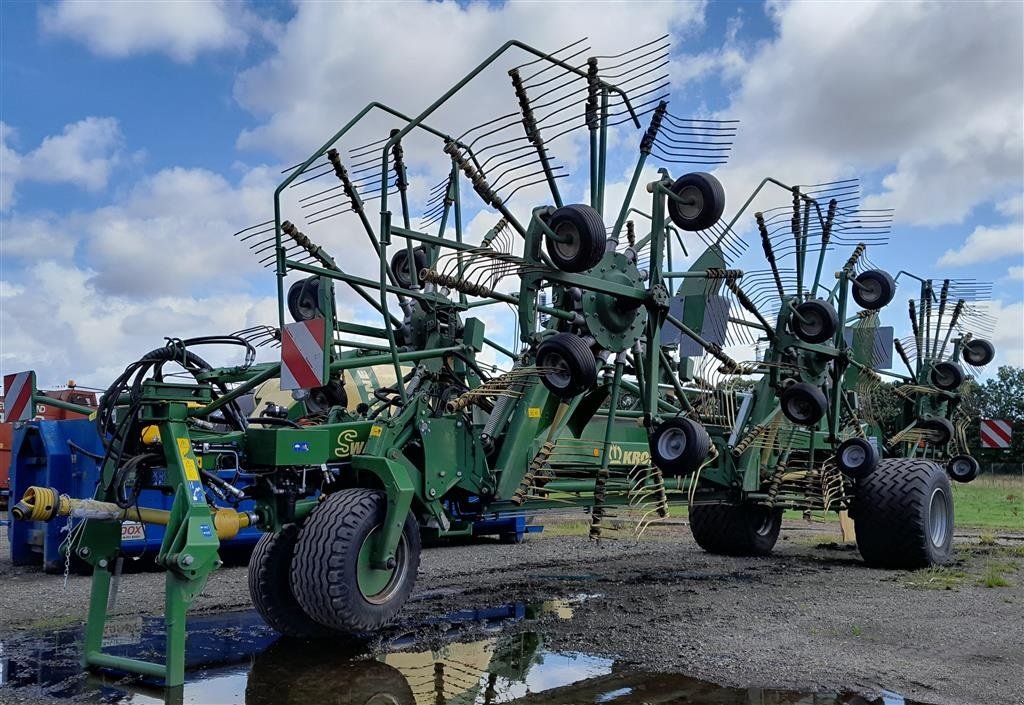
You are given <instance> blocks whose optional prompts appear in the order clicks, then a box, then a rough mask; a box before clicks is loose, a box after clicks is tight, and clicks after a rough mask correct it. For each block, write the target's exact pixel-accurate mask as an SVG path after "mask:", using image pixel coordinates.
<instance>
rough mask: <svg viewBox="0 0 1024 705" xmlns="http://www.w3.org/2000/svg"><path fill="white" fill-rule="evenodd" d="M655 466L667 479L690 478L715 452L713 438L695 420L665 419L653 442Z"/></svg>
mask: <svg viewBox="0 0 1024 705" xmlns="http://www.w3.org/2000/svg"><path fill="white" fill-rule="evenodd" d="M650 447H651V462H653V463H654V464H655V465H656V466H657V467H658V469H659V470H661V471H662V473H663V474H664V475H665V476H666V477H678V476H681V475H688V474H689V473H691V472H694V471H695V470H696V469H697V468H699V467H700V464H701V463H703V462H704V460H705V459H706V458H707V457H708V453H709V452H710V451H711V436H709V435H708V432H707V429H705V428H704V427H703V426H701V425H700V424H699V423H697V422H696V421H694V420H693V419H688V418H685V417H683V416H674V417H672V418H670V419H665V420H664V421H662V422H661V423H660V424H658V426H657V428H655V429H654V432H653V433H652V434H651V439H650Z"/></svg>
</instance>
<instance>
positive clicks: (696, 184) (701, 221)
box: [668, 171, 725, 232]
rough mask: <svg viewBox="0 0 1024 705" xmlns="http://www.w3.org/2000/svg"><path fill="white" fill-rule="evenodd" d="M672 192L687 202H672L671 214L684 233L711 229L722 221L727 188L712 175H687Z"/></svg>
mask: <svg viewBox="0 0 1024 705" xmlns="http://www.w3.org/2000/svg"><path fill="white" fill-rule="evenodd" d="M669 190H670V191H671V192H672V193H674V194H675V195H676V196H679V197H681V198H685V199H686V200H687V202H686V203H682V202H680V201H677V200H675V199H673V198H670V199H668V215H669V217H670V218H671V219H672V222H673V223H675V224H676V226H677V227H678V228H679V229H680V230H686V231H688V232H695V231H697V230H707V229H708V228H710V227H711V226H712V225H714V224H715V223H717V222H718V221H719V220H721V218H722V213H723V212H724V211H725V189H724V188H722V182H721V181H719V180H718V179H716V178H715V177H714V176H712V175H711V174H708V173H705V172H703V171H695V172H693V173H691V174H683V175H682V176H680V177H679V178H678V179H676V180H675V182H674V183H673V184H672V186H670V187H669Z"/></svg>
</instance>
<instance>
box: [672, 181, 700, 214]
mask: <svg viewBox="0 0 1024 705" xmlns="http://www.w3.org/2000/svg"><path fill="white" fill-rule="evenodd" d="M678 195H679V198H680V199H682V200H680V201H675V206H676V212H678V213H679V215H681V216H682V217H683V218H685V219H686V220H694V219H696V218H697V216H699V215H700V214H701V211H703V210H704V194H702V193H701V192H700V189H699V188H697V187H696V186H684V187H683V188H682V189H681V190H680V191H679V194H678Z"/></svg>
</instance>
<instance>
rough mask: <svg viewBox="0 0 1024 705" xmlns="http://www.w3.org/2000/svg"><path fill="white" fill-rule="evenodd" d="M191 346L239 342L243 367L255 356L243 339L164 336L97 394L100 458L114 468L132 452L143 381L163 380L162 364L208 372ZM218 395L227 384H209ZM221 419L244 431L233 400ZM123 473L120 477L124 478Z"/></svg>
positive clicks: (126, 500) (124, 502)
mask: <svg viewBox="0 0 1024 705" xmlns="http://www.w3.org/2000/svg"><path fill="white" fill-rule="evenodd" d="M193 345H240V346H243V347H244V348H245V349H246V354H245V361H244V363H243V367H245V366H248V365H251V364H252V363H253V362H254V361H255V359H256V350H255V348H253V347H252V345H251V344H250V343H249V342H248V341H247V340H245V339H243V338H239V337H237V336H204V337H200V338H189V339H186V340H179V339H168V343H167V345H165V346H164V347H161V348H156V349H155V350H151V351H149V352H148V353H146V354H145V355H143V356H142V358H141V359H139V360H137V361H136V362H133V363H132V364H130V365H128V367H126V368H125V370H124V372H122V373H121V374H120V375H119V376H118V377H117V379H115V380H114V381H113V382H112V383H111V385H110V386H109V387H108V388H107V391H106V392H105V393H104V394H103V396H101V397H100V401H99V405H98V406H97V409H96V429H97V432H98V434H99V437H100V439H101V440H102V441H103V444H104V446H105V447H106V450H107V452H106V455H105V457H104V461H107V460H111V459H112V460H113V461H114V467H116V468H121V467H122V466H123V463H122V458H123V457H124V456H125V454H126V453H127V454H128V455H129V456H134V455H136V454H137V453H136V451H137V449H136V448H135V447H134V445H135V439H134V438H133V437H132V436H131V434H130V431H131V429H133V428H136V426H137V423H136V422H137V421H138V417H139V413H140V412H141V406H142V389H143V382H144V381H145V380H146V379H147V378H152V379H154V380H156V381H162V380H163V374H164V369H163V368H164V365H166V364H167V363H175V364H177V365H180V366H181V367H182V368H184V369H185V370H186V371H187V372H189V373H191V374H192V376H193V377H196V378H198V376H199V374H200V373H203V372H208V371H210V370H212V369H213V367H212V366H211V365H210V364H209V363H208V362H206V360H204V359H203V358H201V357H199V356H198V355H196V354H195V353H193V352H191V351H189V350H188V348H189V346H193ZM211 384H212V386H213V387H214V389H215V390H216V392H217V393H219V394H227V392H228V389H227V386H226V385H225V384H223V383H221V382H212V383H211ZM222 413H223V415H224V420H225V422H226V423H227V424H228V425H229V426H231V427H232V428H234V429H236V430H239V431H241V430H245V427H246V419H245V416H244V415H243V414H242V412H241V409H240V408H239V407H238V404H237V403H235V402H234V401H232V402H230V403H228V404H225V405H224V406H223V407H222ZM124 477H125V476H124V475H122V476H121V478H122V479H124ZM118 490H119V492H118V494H119V497H120V498H119V501H118V504H121V505H122V506H125V505H127V504H130V503H131V501H132V498H126V497H123V496H122V495H121V492H120V488H118Z"/></svg>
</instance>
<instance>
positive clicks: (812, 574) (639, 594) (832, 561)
mask: <svg viewBox="0 0 1024 705" xmlns="http://www.w3.org/2000/svg"><path fill="white" fill-rule="evenodd" d="M826 530H827V529H825V528H824V527H817V528H809V527H807V526H805V525H803V524H787V526H786V527H785V528H784V530H783V535H782V537H781V539H780V541H779V544H778V546H777V548H776V552H775V554H774V555H773V556H771V557H770V558H763V559H758V558H724V557H718V556H711V555H709V554H706V553H704V552H703V551H701V550H700V549H699V548H698V547H697V546H696V544H695V543H694V542H693V540H692V539H691V537H690V535H689V531H688V530H687V529H686V527H685V526H682V525H672V526H662V527H658V528H657V530H653V529H652V530H651V531H649V532H648V534H647V535H645V537H644V538H643V539H642V540H640V541H636V540H635V539H633V538H632V536H631V535H630V533H629V531H628V530H625V531H620V532H615V535H616V536H617V537H621V538H617V539H615V540H605V541H602V542H600V543H595V542H591V541H588V540H587V539H585V538H582V537H575V536H566V537H553V536H552V537H531V538H530V539H529V540H528V541H527V542H526V543H525V544H523V545H518V546H517V545H503V544H497V543H484V544H478V545H461V546H446V547H439V548H432V549H429V550H426V551H425V552H424V554H423V558H422V565H421V573H420V576H419V579H418V582H417V587H416V591H415V593H414V596H413V599H412V601H411V602H410V603H409V604H408V605H407V607H406V610H405V611H404V613H403V618H402V622H403V624H402V629H403V630H404V632H405V633H407V632H408V630H409V629H410V628H411V629H413V630H414V632H415V635H416V638H417V639H418V640H419V641H421V642H422V643H423V644H424V645H430V646H436V645H437V644H438V642H443V641H444V640H445V639H450V638H453V637H452V635H451V634H446V633H445V629H444V628H443V627H442V626H439V625H438V624H436V623H431V624H430V625H426V624H425V622H424V618H426V617H436V616H437V615H441V614H446V613H450V612H453V611H455V610H459V609H465V608H486V607H494V606H498V605H502V604H506V603H510V602H519V601H522V602H538V601H542V600H547V599H550V598H552V597H574V596H579V595H586V596H588V597H587V599H585V600H582V601H581V602H579V603H578V604H576V605H574V614H573V617H572V618H571V619H569V620H561V619H558V618H557V617H555V616H553V615H548V616H546V617H541V618H539V622H540V623H538V621H537V620H528V621H525V622H517V623H510V624H508V625H507V626H506V627H505V630H506V631H507V632H515V631H542V632H543V633H544V635H545V641H546V643H547V644H548V645H549V646H550V647H551V648H553V649H566V650H575V651H583V652H589V653H596V654H609V655H615V656H617V657H618V659H619V661H620V662H621V663H623V664H624V665H630V664H632V665H635V666H636V667H638V668H642V669H644V670H648V671H663V672H674V673H683V674H686V675H689V676H693V677H697V678H702V679H706V680H709V681H712V682H715V683H719V684H722V685H729V686H744V687H766V688H768V687H771V688H790V689H796V690H808V691H816V690H830V691H846V690H853V691H860V692H865V693H877V692H879V691H880V690H883V689H885V690H889V691H895V692H898V693H901V694H903V695H904V696H905V697H907V698H908V699H911V700H915V701H920V702H924V703H935V704H938V705H963V704H970V705H1003V704H1005V705H1010V704H1016V705H1020V704H1021V703H1024V618H1022V615H1024V610H1022V606H1024V533H1000V534H999V535H998V537H997V542H996V543H997V545H982V544H983V543H985V544H988V543H990V539H989V537H987V536H986V537H985V539H984V540H980V539H979V536H978V535H976V534H975V535H971V534H958V535H957V544H956V547H957V548H956V555H957V562H956V564H955V565H954V566H951V567H950V568H949V569H947V570H940V571H923V572H916V573H910V572H905V571H881V570H872V569H869V568H866V567H864V566H863V564H862V563H861V562H860V560H859V557H858V555H857V552H856V550H855V549H854V548H853V547H852V546H849V545H843V544H836V543H833V541H834V540H835V538H836V537H835V536H833V535H830V534H825V533H823V532H824V531H826ZM2 547H3V548H2V550H3V551H6V549H7V541H6V537H3V541H2ZM993 569H997V570H999V571H1001V573H1002V575H1004V576H1005V578H1006V581H1007V582H1008V583H1009V584H1008V585H1006V586H1003V587H992V588H989V587H985V586H984V584H983V583H984V576H985V575H986V574H988V573H989V572H990V571H992V570H993ZM0 583H2V585H3V589H2V590H0V639H2V640H3V642H4V648H5V649H6V650H7V652H8V653H16V651H17V649H18V643H19V639H20V638H22V636H23V635H27V634H28V633H30V632H32V631H35V632H38V631H40V630H47V629H52V628H54V627H56V626H58V625H62V624H74V623H76V622H79V621H80V620H81V619H82V618H83V616H84V611H85V606H86V602H87V598H88V588H89V579H88V578H86V577H82V576H71V578H70V579H69V581H68V584H67V587H66V588H65V587H64V586H63V585H62V580H61V578H60V577H59V576H45V575H43V574H42V573H41V572H39V571H38V570H36V569H24V568H13V567H11V566H10V564H9V562H8V561H7V557H6V555H3V554H0ZM162 596H163V576H162V575H161V574H159V573H138V574H132V575H126V576H125V577H124V578H123V580H122V583H121V593H120V596H119V599H118V602H117V607H116V613H118V614H124V615H129V614H135V615H137V614H139V613H140V612H141V613H144V614H160V612H161V611H162ZM248 607H249V597H248V591H247V585H246V569H245V568H244V567H231V568H225V569H222V570H221V571H218V572H217V573H216V574H215V575H214V576H213V577H212V578H211V580H210V582H209V584H208V586H207V588H206V590H205V591H204V592H203V594H202V595H201V596H200V597H199V598H197V600H196V602H195V605H194V610H193V611H194V612H205V613H210V612H222V611H229V610H238V609H247V608H248ZM457 631H458V636H459V638H465V637H466V636H467V631H466V630H465V629H461V630H457ZM470 636H471V634H470ZM4 699H5V696H4V692H3V690H2V689H0V701H3V700H4Z"/></svg>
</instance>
